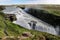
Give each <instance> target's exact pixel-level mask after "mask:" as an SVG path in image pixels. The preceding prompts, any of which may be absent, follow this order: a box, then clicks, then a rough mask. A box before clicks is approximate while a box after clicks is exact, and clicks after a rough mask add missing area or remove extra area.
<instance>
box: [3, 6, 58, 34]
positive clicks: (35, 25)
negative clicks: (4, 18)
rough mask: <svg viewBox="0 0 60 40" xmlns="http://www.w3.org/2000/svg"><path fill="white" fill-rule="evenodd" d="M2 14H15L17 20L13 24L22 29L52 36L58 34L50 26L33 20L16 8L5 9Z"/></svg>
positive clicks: (35, 19)
mask: <svg viewBox="0 0 60 40" xmlns="http://www.w3.org/2000/svg"><path fill="white" fill-rule="evenodd" d="M3 12H4V13H6V14H15V15H16V18H17V20H16V21H13V23H15V24H18V25H20V26H22V27H24V28H27V29H34V30H38V31H42V32H47V33H50V34H54V35H57V34H58V33H57V32H56V30H55V28H54V27H53V26H52V25H49V24H47V23H45V22H43V21H41V20H40V19H37V18H35V17H34V16H32V15H30V14H28V13H26V12H25V11H24V10H22V9H21V8H17V7H16V6H13V7H6V9H5V10H3Z"/></svg>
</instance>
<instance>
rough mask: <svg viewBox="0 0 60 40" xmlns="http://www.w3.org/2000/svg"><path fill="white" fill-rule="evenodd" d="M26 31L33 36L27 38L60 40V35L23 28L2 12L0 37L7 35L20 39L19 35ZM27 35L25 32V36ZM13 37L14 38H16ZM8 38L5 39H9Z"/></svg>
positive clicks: (0, 13) (31, 39) (32, 39)
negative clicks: (6, 17)
mask: <svg viewBox="0 0 60 40" xmlns="http://www.w3.org/2000/svg"><path fill="white" fill-rule="evenodd" d="M24 32H29V33H30V35H32V36H31V37H29V36H28V38H26V39H25V40H60V37H59V36H54V35H52V34H48V33H45V32H39V31H36V30H28V29H25V28H22V27H21V26H19V25H16V24H13V23H12V22H11V21H9V20H6V19H5V14H4V13H2V12H0V39H1V38H4V37H6V36H14V38H15V40H18V38H17V37H18V36H20V38H21V36H23V33H24ZM26 36H27V35H26V34H25V36H24V37H26ZM14 38H13V39H14ZM9 39H10V38H7V39H5V40H9ZM10 40H11V39H10Z"/></svg>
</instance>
